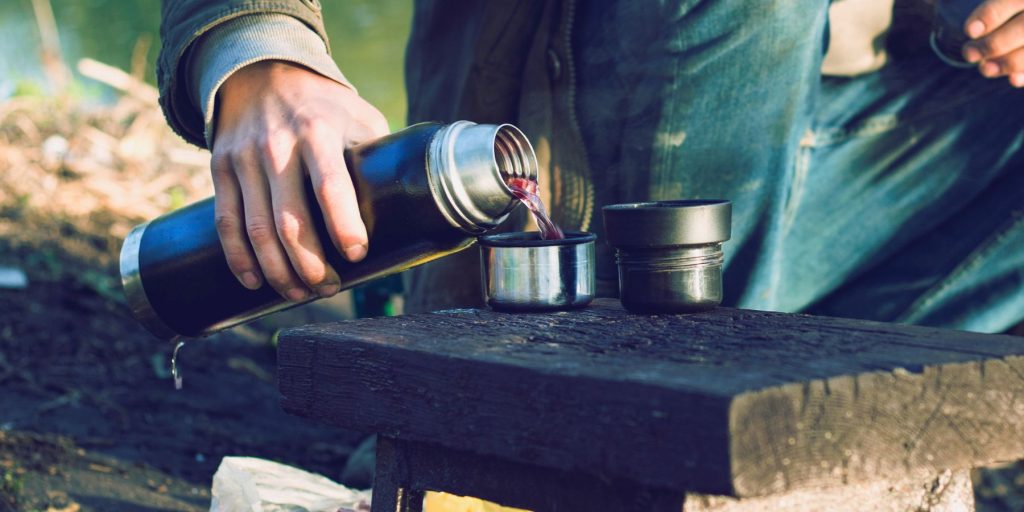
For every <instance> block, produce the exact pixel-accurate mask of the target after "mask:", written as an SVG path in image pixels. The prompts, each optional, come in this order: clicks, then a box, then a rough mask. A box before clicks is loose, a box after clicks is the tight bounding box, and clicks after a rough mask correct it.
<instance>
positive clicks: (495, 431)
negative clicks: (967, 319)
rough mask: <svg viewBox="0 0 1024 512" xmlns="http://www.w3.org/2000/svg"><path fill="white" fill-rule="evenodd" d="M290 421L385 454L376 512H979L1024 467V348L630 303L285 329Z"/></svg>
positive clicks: (283, 369)
mask: <svg viewBox="0 0 1024 512" xmlns="http://www.w3.org/2000/svg"><path fill="white" fill-rule="evenodd" d="M278 361H279V363H278V364H279V374H278V375H279V379H280V390H281V393H282V395H283V398H282V405H283V406H284V408H285V409H286V410H287V411H289V412H291V413H293V414H296V415H298V416H302V417H305V418H310V419H314V420H319V421H325V422H328V423H331V424H334V425H338V426H341V427H345V428H348V429H356V430H361V431H364V432H368V433H376V434H379V436H380V437H379V441H378V448H377V471H376V478H375V482H374V500H373V510H374V511H388V512H394V511H396V510H398V511H415V510H419V509H420V506H421V505H420V504H421V501H422V497H423V493H424V491H426V490H438V491H447V492H451V493H454V494H460V495H469V496H476V497H479V498H483V499H487V500H490V501H494V502H497V503H501V504H505V505H509V506H515V507H521V508H527V509H532V510H540V511H564V510H586V511H600V510H609V511H610V510H615V511H619V510H631V511H662V510H664V511H669V510H671V511H674V512H678V511H679V510H681V509H683V510H716V511H727V510H737V511H738V510H814V509H820V510H919V509H920V510H973V498H972V495H971V487H970V478H969V475H968V470H969V469H970V468H973V467H977V466H979V465H984V464H988V463H992V462H994V461H1010V460H1016V459H1019V458H1024V339H1021V338H1017V337H1013V336H1002V335H984V334H973V333H965V332H958V331H950V330H941V329H933V328H925V327H915V326H905V325H892V324H882V323H873V322H863V321H854V320H844V319H836V318H823V317H812V316H806V315H793V314H780V313H767V312H759V311H746V310H736V309H727V308H719V309H717V310H714V311H710V312H707V313H701V314H695V315H676V316H673V315H662V316H639V315H632V314H629V313H627V312H625V311H624V310H622V309H621V307H620V306H619V304H618V302H617V301H614V300H598V301H596V302H595V303H594V304H593V305H591V306H590V307H589V308H587V309H584V310H580V311H572V312H557V313H545V314H503V313H496V312H492V311H481V310H452V311H445V312H439V313H431V314H423V315H411V316H400V317H391V318H380V319H366V320H356V321H350V322H341V323H333V324H324V325H311V326H307V327H303V328H298V329H291V330H288V331H285V332H284V333H283V334H282V335H281V337H280V345H279V349H278Z"/></svg>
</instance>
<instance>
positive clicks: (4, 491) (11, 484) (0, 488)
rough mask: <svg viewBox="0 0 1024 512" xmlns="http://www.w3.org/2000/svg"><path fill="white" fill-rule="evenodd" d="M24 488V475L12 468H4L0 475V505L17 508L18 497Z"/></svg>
mask: <svg viewBox="0 0 1024 512" xmlns="http://www.w3.org/2000/svg"><path fill="white" fill-rule="evenodd" d="M24 488H25V475H19V474H18V473H17V470H15V469H14V468H11V469H5V470H4V473H3V475H2V476H0V506H4V507H11V509H12V510H17V506H18V498H19V497H20V496H21V491H22V489H24Z"/></svg>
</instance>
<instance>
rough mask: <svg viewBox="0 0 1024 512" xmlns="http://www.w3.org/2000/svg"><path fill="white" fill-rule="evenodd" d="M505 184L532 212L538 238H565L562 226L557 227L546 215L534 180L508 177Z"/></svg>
mask: <svg viewBox="0 0 1024 512" xmlns="http://www.w3.org/2000/svg"><path fill="white" fill-rule="evenodd" d="M505 184H506V185H508V189H509V190H511V191H512V195H514V196H516V199H518V200H519V201H520V202H521V203H523V204H524V205H526V207H527V208H529V209H530V213H532V214H533V220H535V221H536V222H537V228H538V229H540V238H541V239H542V240H562V239H564V238H565V234H564V233H563V232H562V228H560V227H558V224H555V223H554V222H553V221H552V220H551V218H550V217H548V212H547V210H546V209H544V203H543V202H542V201H541V200H540V195H538V194H537V182H536V181H533V180H530V179H526V178H509V179H507V180H506V181H505Z"/></svg>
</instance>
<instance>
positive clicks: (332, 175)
mask: <svg viewBox="0 0 1024 512" xmlns="http://www.w3.org/2000/svg"><path fill="white" fill-rule="evenodd" d="M306 132H307V133H306V140H305V142H304V143H303V144H302V159H303V162H304V163H305V164H306V168H307V169H308V170H309V177H310V180H311V181H312V184H313V191H314V192H315V194H316V199H317V202H318V203H319V204H320V210H321V212H322V214H323V216H324V220H325V222H326V224H327V232H328V234H329V235H330V237H331V241H332V242H333V243H334V246H335V247H336V248H337V250H339V251H341V253H342V254H344V255H345V258H346V259H348V260H349V261H352V262H356V261H360V260H362V259H363V258H364V257H366V252H367V250H368V247H367V244H368V238H367V234H366V226H365V225H364V224H363V219H362V217H361V216H360V213H359V203H358V201H357V200H356V192H355V187H354V186H353V184H352V178H351V177H350V175H349V172H348V168H347V166H346V165H345V158H344V153H343V150H342V148H340V147H339V146H338V145H337V138H336V137H335V136H334V135H333V131H332V130H329V129H327V128H324V127H323V125H320V124H318V123H312V124H310V126H309V127H308V129H307V130H306Z"/></svg>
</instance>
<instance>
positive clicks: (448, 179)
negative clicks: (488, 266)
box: [427, 121, 538, 235]
mask: <svg viewBox="0 0 1024 512" xmlns="http://www.w3.org/2000/svg"><path fill="white" fill-rule="evenodd" d="M537 174H538V164H537V157H536V155H535V154H534V152H533V147H532V146H531V145H530V142H529V140H527V138H526V136H525V135H523V133H522V132H521V131H519V129H518V128H516V127H514V126H512V125H510V124H502V125H493V124H475V123H471V122H469V121H457V122H455V123H452V124H450V125H447V126H445V127H444V128H442V129H441V130H439V131H438V132H437V134H436V135H434V138H433V139H432V140H431V142H430V148H429V150H428V152H427V176H428V179H429V181H430V189H431V193H432V194H433V195H434V200H435V202H436V203H437V205H438V207H439V208H440V210H441V213H442V214H443V215H444V217H445V219H447V220H448V222H449V223H450V224H451V225H452V226H454V227H456V228H458V229H460V230H462V231H464V232H466V233H469V234H474V235H475V234H480V233H482V232H484V231H487V230H489V229H492V228H494V227H495V226H497V225H498V224H500V223H501V222H502V221H504V220H505V219H506V218H507V217H508V214H509V213H510V212H511V211H512V209H513V208H515V206H516V204H517V200H516V198H515V196H514V195H513V194H512V191H511V190H509V188H508V186H507V185H506V182H507V181H508V180H509V179H512V178H525V179H530V180H536V179H537Z"/></svg>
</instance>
